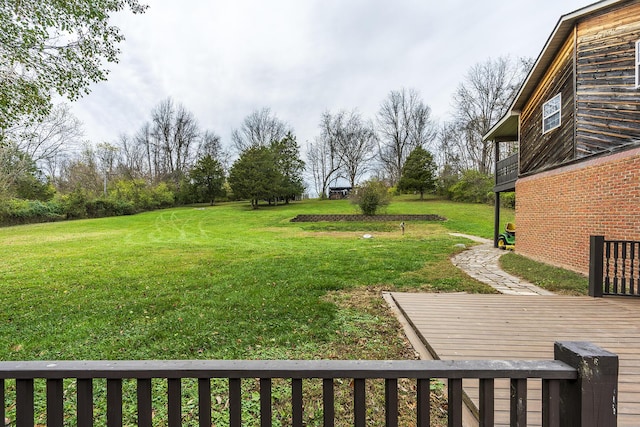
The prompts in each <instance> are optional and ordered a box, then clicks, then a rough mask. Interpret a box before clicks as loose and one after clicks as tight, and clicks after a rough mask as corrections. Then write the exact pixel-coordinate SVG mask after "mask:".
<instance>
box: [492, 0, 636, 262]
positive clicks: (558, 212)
mask: <svg viewBox="0 0 640 427" xmlns="http://www.w3.org/2000/svg"><path fill="white" fill-rule="evenodd" d="M484 139H485V140H487V141H494V142H495V147H496V148H495V150H496V152H495V154H496V156H495V157H496V186H495V189H494V191H495V193H496V234H497V233H498V232H499V228H500V227H501V226H502V225H503V224H501V222H500V210H499V206H500V205H499V203H500V193H501V192H505V191H514V190H515V192H516V224H517V230H518V231H517V240H516V250H517V251H518V252H520V253H522V254H523V255H525V256H527V257H530V258H533V259H537V260H540V261H543V262H546V263H549V264H553V265H558V266H562V267H565V268H568V269H571V270H574V271H578V272H582V273H585V274H586V273H587V272H588V264H589V236H590V235H604V236H606V238H607V239H626V240H640V0H604V1H600V2H598V3H594V4H592V5H590V6H586V7H584V8H582V9H579V10H577V11H575V12H572V13H569V14H567V15H564V16H562V17H561V18H560V20H559V21H558V24H557V25H556V27H555V29H554V30H553V32H552V33H551V35H550V36H549V39H548V40H547V43H546V44H545V46H544V48H543V50H542V52H541V53H540V56H539V57H538V58H537V60H536V62H535V64H534V66H533V68H532V70H531V72H530V73H529V75H528V76H527V78H526V80H525V82H524V83H523V85H522V87H521V88H520V90H519V92H518V94H517V96H516V98H515V100H514V101H513V103H512V105H511V107H510V109H509V111H508V113H507V114H506V115H505V116H504V117H503V118H502V119H501V120H500V121H499V122H498V123H497V124H496V125H495V126H494V127H493V128H492V129H491V130H490V131H489V132H488V133H487V134H486V135H485V137H484ZM504 142H510V143H513V142H517V143H518V145H519V150H518V153H517V154H515V155H513V156H510V157H507V158H504V159H500V146H501V143H504Z"/></svg>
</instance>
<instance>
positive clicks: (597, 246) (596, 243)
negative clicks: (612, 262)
mask: <svg viewBox="0 0 640 427" xmlns="http://www.w3.org/2000/svg"><path fill="white" fill-rule="evenodd" d="M603 257H604V236H591V237H590V238H589V296H592V297H600V298H601V297H602V282H603V271H604V270H603V263H602V258H603Z"/></svg>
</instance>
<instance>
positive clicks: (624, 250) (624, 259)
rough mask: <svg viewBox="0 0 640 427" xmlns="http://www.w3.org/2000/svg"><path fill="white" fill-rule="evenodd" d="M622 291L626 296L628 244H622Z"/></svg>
mask: <svg viewBox="0 0 640 427" xmlns="http://www.w3.org/2000/svg"><path fill="white" fill-rule="evenodd" d="M621 287H622V290H621V293H622V294H623V295H624V294H626V293H627V242H622V285H621Z"/></svg>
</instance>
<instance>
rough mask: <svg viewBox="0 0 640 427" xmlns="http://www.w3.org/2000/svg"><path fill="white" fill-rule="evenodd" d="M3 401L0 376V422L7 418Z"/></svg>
mask: <svg viewBox="0 0 640 427" xmlns="http://www.w3.org/2000/svg"><path fill="white" fill-rule="evenodd" d="M4 405H5V403H4V379H2V378H0V421H1V422H3V423H4V422H5V420H6V418H7V413H6V410H5V409H4V408H5V406H4Z"/></svg>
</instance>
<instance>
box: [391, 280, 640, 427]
mask: <svg viewBox="0 0 640 427" xmlns="http://www.w3.org/2000/svg"><path fill="white" fill-rule="evenodd" d="M392 296H393V298H394V299H395V301H396V303H397V304H398V306H399V308H400V309H401V310H402V312H403V313H404V314H405V316H406V317H407V319H408V320H409V321H410V323H411V324H412V325H413V327H414V328H415V329H416V331H417V333H418V335H419V336H420V337H421V339H422V340H423V341H424V342H425V343H427V344H428V346H430V347H431V348H432V349H433V351H435V353H436V354H437V356H438V358H440V359H443V360H448V359H453V360H461V359H505V360H509V359H553V344H554V342H555V341H590V342H592V343H594V344H596V345H598V346H600V347H602V348H604V349H605V350H608V351H611V352H613V353H616V354H617V355H618V357H619V361H620V370H619V396H618V414H619V415H618V426H621V427H622V426H634V427H637V426H640V404H639V403H638V402H640V361H639V359H638V355H639V354H640V299H635V298H613V297H611V298H590V297H569V296H557V295H554V296H537V295H536V296H523V295H469V294H427V293H424V294H423V293H420V294H416V293H393V294H392ZM469 384H471V382H470V381H465V386H466V388H465V391H466V392H467V394H468V395H469V397H471V398H472V399H476V398H477V387H475V386H469ZM498 385H500V386H501V387H500V388H498ZM507 387H508V380H507V381H502V380H496V425H508V420H509V413H508V408H509V400H508V391H507ZM529 387H530V389H529V398H530V400H531V402H530V404H529V414H528V425H540V419H541V414H540V402H539V399H540V388H541V386H540V381H539V380H538V381H534V380H529ZM534 399H538V402H535V401H534Z"/></svg>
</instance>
